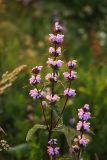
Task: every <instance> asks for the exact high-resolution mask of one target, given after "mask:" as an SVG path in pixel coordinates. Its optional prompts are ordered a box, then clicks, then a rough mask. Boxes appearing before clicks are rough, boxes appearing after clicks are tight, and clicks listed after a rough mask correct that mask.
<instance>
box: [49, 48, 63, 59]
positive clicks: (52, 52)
mask: <svg viewBox="0 0 107 160" xmlns="http://www.w3.org/2000/svg"><path fill="white" fill-rule="evenodd" d="M49 53H51V54H53V55H54V56H56V57H57V56H59V55H61V47H58V48H57V49H56V50H55V48H54V47H50V48H49Z"/></svg>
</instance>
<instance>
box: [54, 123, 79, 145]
mask: <svg viewBox="0 0 107 160" xmlns="http://www.w3.org/2000/svg"><path fill="white" fill-rule="evenodd" d="M53 131H57V132H62V133H63V134H64V135H65V137H66V140H67V143H68V145H69V147H70V146H71V143H72V141H73V139H74V137H75V136H77V135H78V132H77V131H76V130H75V129H73V128H71V127H68V126H65V125H63V126H61V127H57V128H55V129H54V130H53Z"/></svg>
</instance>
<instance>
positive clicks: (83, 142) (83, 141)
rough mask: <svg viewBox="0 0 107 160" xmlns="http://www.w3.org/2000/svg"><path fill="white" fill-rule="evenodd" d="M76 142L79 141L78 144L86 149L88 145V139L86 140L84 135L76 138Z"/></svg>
mask: <svg viewBox="0 0 107 160" xmlns="http://www.w3.org/2000/svg"><path fill="white" fill-rule="evenodd" d="M78 140H79V144H80V145H82V146H84V147H86V146H87V144H88V143H89V139H88V138H86V137H85V136H84V135H82V137H81V136H78Z"/></svg>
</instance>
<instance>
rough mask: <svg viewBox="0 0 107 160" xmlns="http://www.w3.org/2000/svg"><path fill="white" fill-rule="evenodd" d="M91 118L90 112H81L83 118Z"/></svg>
mask: <svg viewBox="0 0 107 160" xmlns="http://www.w3.org/2000/svg"><path fill="white" fill-rule="evenodd" d="M90 118H91V113H90V112H85V113H84V114H83V120H86V121H87V120H88V119H90Z"/></svg>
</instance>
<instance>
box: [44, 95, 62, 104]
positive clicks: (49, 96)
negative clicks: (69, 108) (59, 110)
mask: <svg viewBox="0 0 107 160" xmlns="http://www.w3.org/2000/svg"><path fill="white" fill-rule="evenodd" d="M46 99H47V100H48V101H50V102H52V103H54V102H57V101H59V99H60V97H59V96H58V95H57V94H55V95H54V96H52V95H47V96H46Z"/></svg>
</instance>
